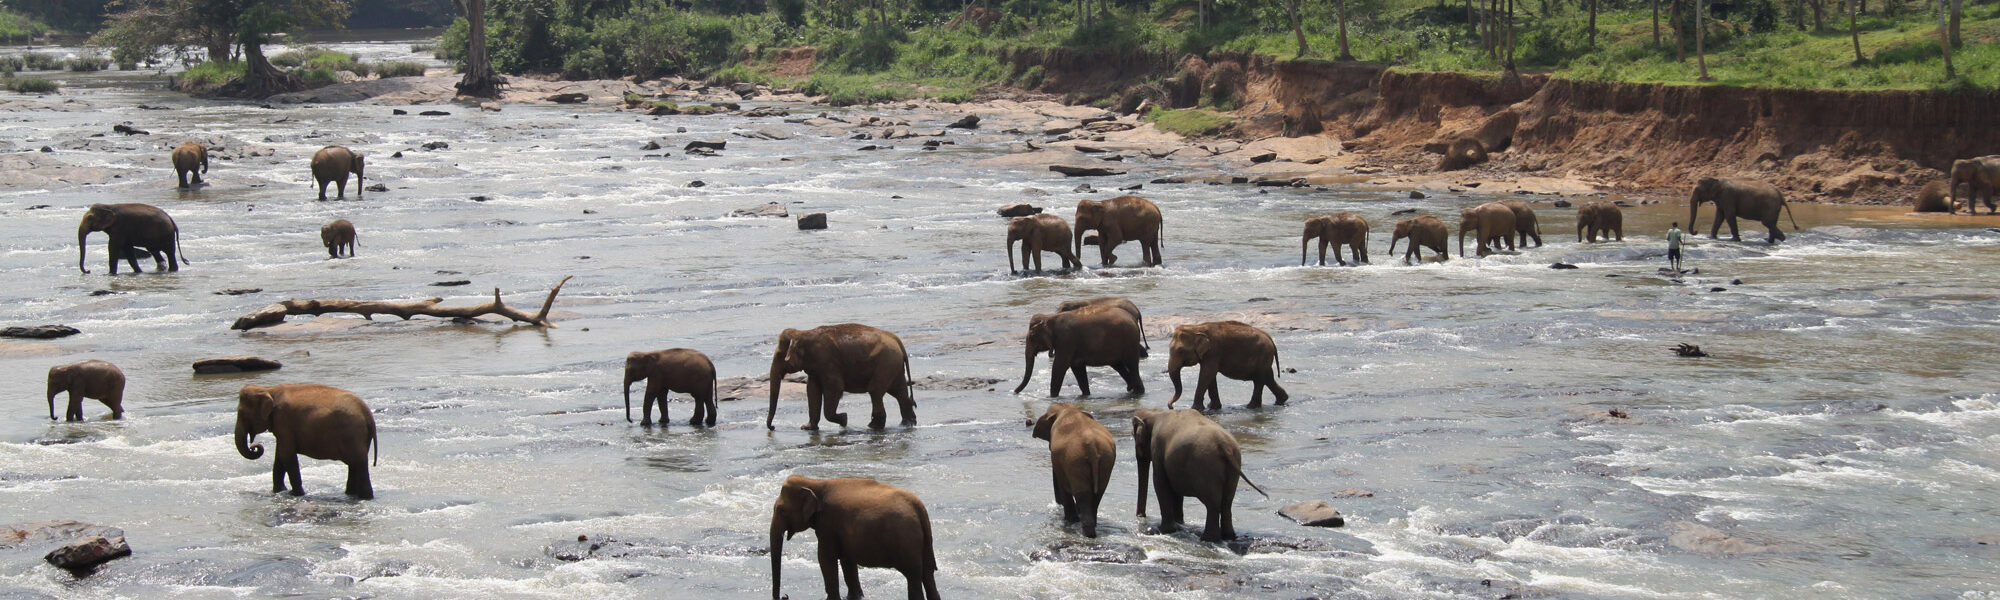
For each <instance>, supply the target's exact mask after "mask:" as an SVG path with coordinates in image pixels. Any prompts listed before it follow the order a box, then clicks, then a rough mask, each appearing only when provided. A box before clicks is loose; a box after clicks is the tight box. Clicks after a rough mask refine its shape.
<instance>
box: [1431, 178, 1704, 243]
mask: <svg viewBox="0 0 2000 600" xmlns="http://www.w3.org/2000/svg"><path fill="white" fill-rule="evenodd" d="M1721 191H1722V180H1721V179H1716V178H1714V177H1703V178H1701V181H1697V182H1695V184H1694V192H1693V193H1691V194H1689V195H1688V221H1687V223H1688V229H1690V230H1692V229H1694V217H1695V215H1697V214H1700V212H1701V203H1703V202H1714V203H1716V205H1715V206H1716V207H1717V210H1720V209H1721V207H1722V200H1721V198H1720V197H1719V193H1720V192H1721ZM1716 218H1717V219H1721V218H1722V217H1721V216H1719V215H1718V216H1717V217H1716ZM1731 227H1734V225H1731ZM1732 231H1733V230H1732ZM1460 254H1463V252H1461V253H1460Z"/></svg>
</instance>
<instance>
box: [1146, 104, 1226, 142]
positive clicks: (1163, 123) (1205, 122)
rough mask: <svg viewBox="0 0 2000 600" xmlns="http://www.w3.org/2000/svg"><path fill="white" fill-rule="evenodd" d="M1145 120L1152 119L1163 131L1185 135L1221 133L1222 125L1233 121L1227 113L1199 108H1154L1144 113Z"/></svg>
mask: <svg viewBox="0 0 2000 600" xmlns="http://www.w3.org/2000/svg"><path fill="white" fill-rule="evenodd" d="M1146 120H1148V121H1152V122H1153V126H1154V127H1158V128H1160V129H1161V130H1163V131H1171V132H1174V133H1178V134H1181V135H1182V136H1186V137H1207V136H1212V135H1215V134H1217V133H1221V132H1222V129H1223V128H1224V127H1228V126H1229V124H1230V123H1231V122H1233V121H1234V119H1231V118H1230V117H1229V116H1228V115H1224V114H1221V113H1216V112H1210V111H1206V110H1202V109H1199V108H1189V109H1184V110H1169V109H1163V108H1154V109H1153V110H1152V112H1149V113H1146Z"/></svg>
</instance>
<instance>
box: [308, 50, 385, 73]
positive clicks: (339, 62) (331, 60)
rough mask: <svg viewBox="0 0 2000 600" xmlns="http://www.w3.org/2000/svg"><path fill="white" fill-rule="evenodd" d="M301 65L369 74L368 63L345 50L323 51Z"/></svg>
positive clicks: (310, 67) (309, 67)
mask: <svg viewBox="0 0 2000 600" xmlns="http://www.w3.org/2000/svg"><path fill="white" fill-rule="evenodd" d="M299 66H301V67H303V68H306V69H330V70H333V71H347V72H349V73H353V74H355V75H361V76H364V77H366V76H367V75H368V65H366V64H363V63H362V62H361V61H359V60H355V58H354V55H352V54H347V53H344V52H330V51H322V52H320V53H319V54H316V55H313V56H311V57H308V58H307V59H306V62H305V64H302V65H299Z"/></svg>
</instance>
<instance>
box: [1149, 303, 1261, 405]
mask: <svg viewBox="0 0 2000 600" xmlns="http://www.w3.org/2000/svg"><path fill="white" fill-rule="evenodd" d="M1188 365H1198V366H1200V367H1201V373H1200V375H1199V379H1197V380H1195V385H1194V407H1195V408H1196V409H1200V408H1201V398H1202V394H1203V393H1206V394H1208V407H1209V409H1210V410H1221V409H1222V398H1221V395H1220V394H1219V393H1218V392H1216V387H1217V386H1216V381H1215V376H1216V375H1217V374H1218V373H1219V374H1221V375H1222V376H1224V377H1228V378H1230V379H1235V380H1238V381H1249V382H1252V385H1251V388H1250V404H1248V405H1247V406H1248V407H1250V408H1258V407H1262V406H1264V388H1267V387H1268V388H1271V395H1272V396H1273V397H1274V399H1275V401H1276V403H1277V404H1278V406H1284V405H1285V400H1286V399H1287V398H1289V397H1290V395H1289V394H1286V393H1285V388H1283V387H1280V386H1279V385H1278V371H1281V370H1283V369H1284V365H1283V364H1280V361H1279V360H1278V344H1277V343H1276V342H1273V341H1271V334H1268V333H1264V330H1262V329H1258V328H1256V327H1251V326H1249V325H1245V324H1243V323H1240V322H1237V321H1216V322H1212V323H1201V324H1198V325H1182V326H1180V327H1176V328H1174V339H1173V341H1171V342H1169V343H1168V345H1167V377H1168V378H1169V379H1171V380H1173V382H1174V397H1173V398H1171V399H1169V400H1167V408H1173V407H1174V403H1175V402H1179V401H1180V399H1181V368H1182V367H1185V366H1188Z"/></svg>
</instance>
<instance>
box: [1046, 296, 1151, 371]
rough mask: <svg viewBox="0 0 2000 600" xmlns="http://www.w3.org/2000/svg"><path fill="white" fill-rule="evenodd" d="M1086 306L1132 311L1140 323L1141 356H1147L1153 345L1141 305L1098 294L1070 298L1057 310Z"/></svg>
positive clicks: (1133, 316)
mask: <svg viewBox="0 0 2000 600" xmlns="http://www.w3.org/2000/svg"><path fill="white" fill-rule="evenodd" d="M1085 306H1114V307H1117V308H1118V310H1122V311H1125V312H1128V313H1132V320H1133V321H1137V322H1138V323H1139V358H1145V357H1146V355H1147V354H1148V352H1149V351H1150V350H1152V349H1153V345H1152V344H1149V343H1147V342H1146V316H1145V315H1142V314H1139V305H1137V304H1133V303H1132V301H1131V300H1126V299H1124V298H1120V297H1117V296H1098V297H1096V298H1086V299H1083V300H1069V301H1065V302H1063V303H1062V304H1061V305H1058V306H1056V312H1069V311H1072V310H1076V309H1079V308H1083V307H1085Z"/></svg>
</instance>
